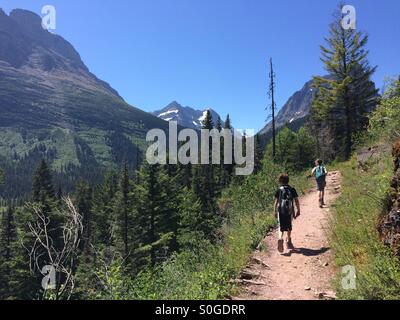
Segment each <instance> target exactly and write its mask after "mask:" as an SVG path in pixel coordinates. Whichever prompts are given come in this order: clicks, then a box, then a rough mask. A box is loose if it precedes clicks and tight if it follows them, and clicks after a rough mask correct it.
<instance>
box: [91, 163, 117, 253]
mask: <svg viewBox="0 0 400 320" xmlns="http://www.w3.org/2000/svg"><path fill="white" fill-rule="evenodd" d="M117 189H118V177H117V174H116V173H115V172H114V171H109V172H107V173H106V175H105V178H104V182H103V183H102V184H101V185H100V186H98V187H97V188H96V190H95V193H94V200H93V210H92V211H93V244H94V245H95V246H96V247H97V248H98V249H101V248H102V247H107V246H110V245H112V240H113V239H112V215H113V211H114V199H115V194H116V192H117Z"/></svg>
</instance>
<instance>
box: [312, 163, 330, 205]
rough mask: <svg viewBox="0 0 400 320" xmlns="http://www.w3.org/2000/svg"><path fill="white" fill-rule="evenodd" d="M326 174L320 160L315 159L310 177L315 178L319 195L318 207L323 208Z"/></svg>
mask: <svg viewBox="0 0 400 320" xmlns="http://www.w3.org/2000/svg"><path fill="white" fill-rule="evenodd" d="M327 174H328V171H327V170H326V168H325V167H324V166H323V165H322V160H320V159H317V160H316V161H315V168H314V169H312V173H311V175H312V176H314V177H315V179H316V181H317V189H318V193H319V199H318V201H319V207H320V208H323V206H324V205H325V201H324V200H325V188H326V176H327Z"/></svg>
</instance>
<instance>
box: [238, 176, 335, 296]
mask: <svg viewBox="0 0 400 320" xmlns="http://www.w3.org/2000/svg"><path fill="white" fill-rule="evenodd" d="M340 182H341V175H340V172H331V173H328V177H327V189H326V191H325V202H326V205H325V206H324V208H322V209H321V208H319V206H318V193H317V191H316V188H314V189H313V190H312V191H310V192H309V193H307V194H305V195H304V196H302V197H300V205H301V216H300V217H299V218H298V219H296V220H294V222H293V235H292V239H293V245H294V247H295V249H294V250H288V249H287V248H286V243H285V252H284V253H283V254H280V253H279V252H278V249H277V242H278V231H277V230H274V231H273V232H271V233H270V234H268V235H267V237H266V238H265V239H264V240H263V243H262V244H263V247H266V249H264V250H261V251H256V252H254V254H253V256H252V257H251V259H250V262H249V265H248V267H247V268H246V269H244V270H243V271H242V273H241V276H240V278H241V279H239V280H237V281H238V282H240V283H243V286H244V290H243V291H244V292H243V294H242V295H241V296H239V297H236V298H234V299H237V300H242V299H244V300H319V299H324V300H326V299H335V292H333V291H332V288H331V281H332V278H333V276H334V274H335V268H334V263H333V256H332V255H333V254H332V252H331V250H330V248H329V245H328V239H327V237H328V233H329V217H330V209H329V207H330V205H331V204H332V203H333V202H334V201H335V200H336V198H337V197H338V196H339V195H340V188H341V186H340Z"/></svg>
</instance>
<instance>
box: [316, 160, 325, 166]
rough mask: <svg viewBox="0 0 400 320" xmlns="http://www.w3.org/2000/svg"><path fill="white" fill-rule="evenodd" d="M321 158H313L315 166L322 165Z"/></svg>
mask: <svg viewBox="0 0 400 320" xmlns="http://www.w3.org/2000/svg"><path fill="white" fill-rule="evenodd" d="M322 163H323V162H322V160H321V159H317V160H315V165H316V166H322Z"/></svg>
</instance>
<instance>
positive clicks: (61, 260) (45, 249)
mask: <svg viewBox="0 0 400 320" xmlns="http://www.w3.org/2000/svg"><path fill="white" fill-rule="evenodd" d="M63 202H64V204H65V208H64V209H63V210H62V211H61V212H60V214H62V215H63V216H64V217H65V222H64V223H63V225H62V226H60V228H61V229H62V245H61V246H57V247H56V246H55V245H54V239H52V237H51V236H50V234H49V231H50V230H49V225H50V223H51V221H50V219H49V217H47V216H46V215H45V214H44V213H43V211H42V209H41V208H40V207H38V206H36V205H31V209H32V212H33V213H34V216H35V217H36V221H35V222H33V223H29V224H28V227H29V229H30V231H31V233H32V235H33V237H34V242H33V245H32V247H31V248H29V258H30V268H31V271H32V272H37V271H39V272H40V273H42V274H43V276H44V277H45V278H44V279H43V280H44V282H43V281H42V286H43V289H44V295H43V297H44V298H46V297H47V294H48V293H50V295H51V296H52V297H53V298H54V299H56V300H60V299H70V298H71V295H72V293H73V291H74V288H75V265H76V261H77V254H78V250H79V244H80V241H81V237H82V234H83V224H82V215H81V214H80V213H79V212H78V211H77V210H76V208H75V206H74V204H73V203H72V201H71V199H70V198H69V197H64V198H63ZM40 264H43V265H40ZM43 270H44V271H43ZM44 272H46V274H44ZM48 280H50V285H49V283H48ZM54 281H55V282H56V283H52V282H54ZM50 290H51V291H50Z"/></svg>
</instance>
